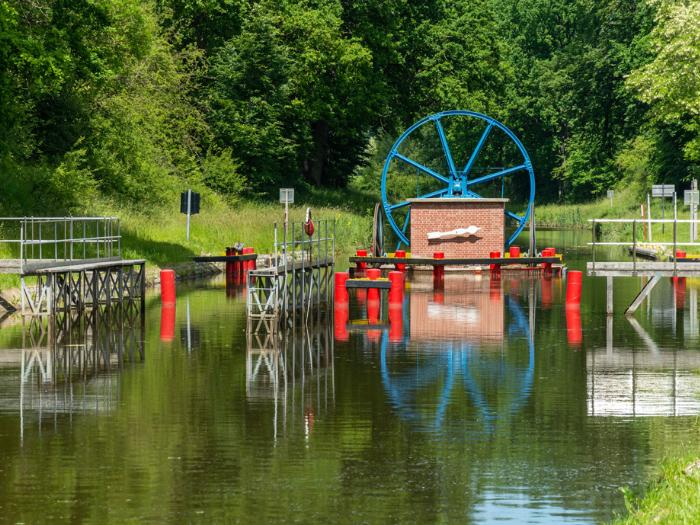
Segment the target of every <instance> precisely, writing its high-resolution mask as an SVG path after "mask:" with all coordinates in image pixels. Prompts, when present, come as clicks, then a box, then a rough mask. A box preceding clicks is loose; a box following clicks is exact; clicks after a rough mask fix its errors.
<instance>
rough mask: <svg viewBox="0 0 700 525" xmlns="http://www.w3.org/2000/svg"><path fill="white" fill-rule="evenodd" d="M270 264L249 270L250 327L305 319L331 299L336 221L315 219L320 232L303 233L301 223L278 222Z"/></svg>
mask: <svg viewBox="0 0 700 525" xmlns="http://www.w3.org/2000/svg"><path fill="white" fill-rule="evenodd" d="M274 235H275V237H274V239H275V240H274V249H273V254H272V257H271V261H270V266H268V267H267V268H261V269H257V270H251V271H249V272H248V278H247V285H248V286H247V287H248V294H247V298H246V312H247V316H248V320H249V321H250V324H249V329H252V330H253V331H256V330H258V329H260V328H261V327H262V326H263V325H265V326H266V328H267V329H269V328H270V326H272V325H273V324H274V325H276V324H278V323H279V322H282V321H283V322H286V323H287V324H288V325H294V324H296V323H297V321H299V320H303V321H304V322H307V321H308V319H309V317H310V315H311V312H312V311H314V310H315V314H316V315H317V316H319V315H320V313H321V311H322V310H323V309H326V308H327V306H328V304H329V303H330V300H331V295H332V292H331V281H332V279H333V269H334V260H335V257H334V253H335V221H327V220H323V221H317V224H316V234H315V235H314V236H312V237H309V236H307V235H306V234H305V233H304V228H303V224H302V223H294V222H292V223H290V224H289V225H288V226H287V227H284V226H283V227H282V228H281V232H280V229H279V227H278V224H277V223H275V225H274Z"/></svg>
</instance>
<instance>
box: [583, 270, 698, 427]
mask: <svg viewBox="0 0 700 525" xmlns="http://www.w3.org/2000/svg"><path fill="white" fill-rule="evenodd" d="M671 290H672V291H673V293H672V294H671V293H668V290H667V291H666V292H667V293H665V294H664V293H661V294H657V295H656V297H655V302H656V304H655V305H654V306H653V307H652V308H651V316H650V320H651V321H652V324H653V326H654V327H655V328H657V327H659V326H662V327H667V325H668V322H669V319H672V322H673V327H674V331H675V327H676V324H677V319H676V316H677V312H676V309H675V305H676V304H677V301H678V297H677V295H676V294H677V290H675V283H674V286H673V287H672V288H671ZM693 292H694V293H693ZM689 295H690V297H691V303H692V302H693V301H697V289H696V288H693V289H691V290H690V293H689ZM693 296H695V299H693ZM671 310H673V313H669V312H670V311H671ZM688 314H689V315H688V318H687V319H685V318H684V323H685V324H686V327H685V330H684V331H685V333H684V335H685V337H687V338H695V339H696V338H697V309H694V310H691V311H690V312H688ZM626 321H627V322H628V323H629V325H630V326H631V327H632V330H633V332H634V334H636V340H634V339H633V338H630V339H628V340H626V341H625V345H624V346H622V345H618V346H616V345H615V341H614V339H613V335H614V331H613V325H614V319H613V317H612V316H609V317H608V318H607V321H606V344H605V348H592V349H589V351H588V352H587V355H586V371H587V411H588V415H589V416H614V417H645V416H690V415H697V414H700V373H699V372H700V353H698V352H696V351H693V350H691V349H688V348H680V349H679V348H678V347H677V346H676V345H673V346H672V347H671V348H663V347H661V346H660V345H659V344H658V343H657V342H656V341H655V340H654V338H653V337H652V336H651V335H650V334H649V333H648V332H647V330H646V329H645V328H644V327H643V326H642V324H641V323H640V322H639V321H638V320H637V319H636V318H634V317H627V318H626Z"/></svg>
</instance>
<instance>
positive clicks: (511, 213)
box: [506, 210, 525, 222]
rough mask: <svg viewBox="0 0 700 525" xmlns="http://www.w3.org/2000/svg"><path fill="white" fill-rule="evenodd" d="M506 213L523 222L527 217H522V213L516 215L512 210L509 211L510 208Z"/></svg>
mask: <svg viewBox="0 0 700 525" xmlns="http://www.w3.org/2000/svg"><path fill="white" fill-rule="evenodd" d="M506 215H507V216H508V217H510V218H511V219H515V220H516V221H518V222H522V221H523V220H524V219H525V217H521V216H520V215H516V214H515V213H513V212H512V211H508V210H506Z"/></svg>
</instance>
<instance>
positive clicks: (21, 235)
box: [19, 219, 26, 311]
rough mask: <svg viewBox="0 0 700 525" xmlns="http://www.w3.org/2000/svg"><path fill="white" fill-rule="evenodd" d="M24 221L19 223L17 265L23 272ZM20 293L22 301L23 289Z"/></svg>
mask: <svg viewBox="0 0 700 525" xmlns="http://www.w3.org/2000/svg"><path fill="white" fill-rule="evenodd" d="M24 223H25V220H24V219H22V220H21V221H20V223H19V267H20V271H21V272H22V273H24V257H25V255H26V253H25V248H24ZM22 293H23V295H22V300H23V301H24V290H22ZM22 311H24V309H22Z"/></svg>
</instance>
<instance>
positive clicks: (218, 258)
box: [192, 253, 258, 263]
mask: <svg viewBox="0 0 700 525" xmlns="http://www.w3.org/2000/svg"><path fill="white" fill-rule="evenodd" d="M257 259H258V254H257V253H246V254H245V255H201V256H197V257H192V261H193V262H196V263H208V262H237V261H253V260H257Z"/></svg>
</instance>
